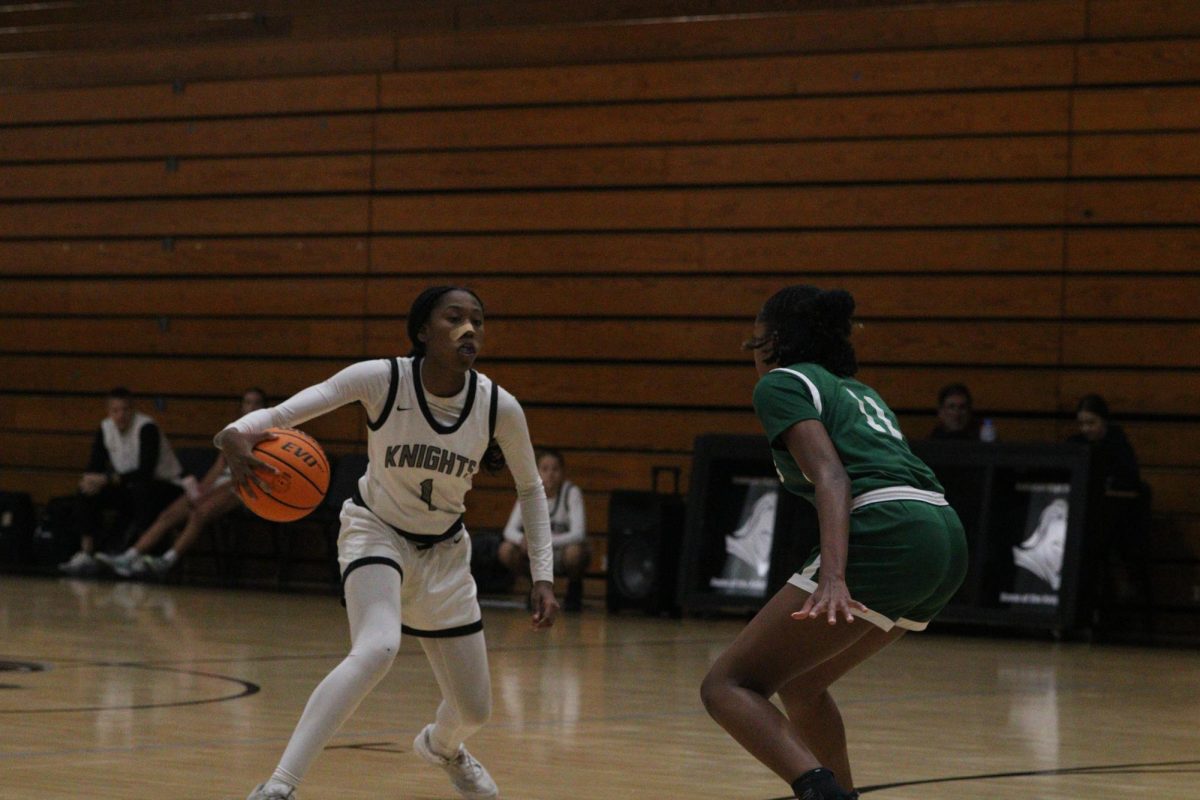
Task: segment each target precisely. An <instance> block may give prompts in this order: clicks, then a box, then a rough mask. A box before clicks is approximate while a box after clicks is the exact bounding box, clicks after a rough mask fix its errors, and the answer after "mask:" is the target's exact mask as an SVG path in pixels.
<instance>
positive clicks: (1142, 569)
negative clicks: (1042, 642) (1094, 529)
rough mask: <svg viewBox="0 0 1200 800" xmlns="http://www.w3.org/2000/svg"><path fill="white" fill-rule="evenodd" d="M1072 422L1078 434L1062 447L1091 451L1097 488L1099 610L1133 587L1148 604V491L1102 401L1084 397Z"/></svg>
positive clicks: (1129, 593) (1125, 439)
mask: <svg viewBox="0 0 1200 800" xmlns="http://www.w3.org/2000/svg"><path fill="white" fill-rule="evenodd" d="M1075 419H1076V420H1077V421H1078V423H1079V432H1078V433H1076V434H1073V435H1072V436H1070V437H1068V439H1067V441H1070V442H1084V443H1086V444H1088V445H1089V446H1090V447H1091V448H1092V474H1093V475H1094V476H1095V477H1094V478H1093V480H1095V481H1099V482H1100V483H1101V486H1102V498H1101V500H1100V502H1101V504H1102V505H1101V514H1100V527H1099V528H1098V530H1099V532H1100V534H1101V539H1100V541H1098V542H1096V547H1097V549H1098V551H1097V552H1096V553H1095V557H1096V558H1098V559H1100V568H1101V573H1100V574H1101V575H1102V576H1103V581H1102V584H1101V586H1100V587H1099V590H1100V592H1101V593H1102V595H1101V599H1100V603H1101V607H1102V608H1103V607H1107V606H1110V605H1111V604H1112V598H1111V597H1109V595H1108V592H1109V591H1113V590H1115V592H1116V599H1117V600H1119V601H1125V600H1129V599H1131V598H1132V597H1134V596H1136V595H1137V593H1138V584H1140V586H1141V593H1142V595H1143V599H1144V600H1146V601H1147V602H1148V600H1149V592H1150V591H1151V588H1150V575H1149V567H1148V563H1149V560H1148V558H1147V549H1146V548H1147V544H1148V531H1147V528H1148V525H1149V519H1150V487H1149V485H1147V484H1146V483H1144V482H1143V481H1142V478H1141V472H1140V470H1139V468H1138V460H1137V455H1136V454H1135V453H1134V451H1133V445H1132V444H1130V443H1129V439H1128V437H1126V436H1125V431H1124V430H1122V429H1121V426H1120V425H1117V424H1116V423H1114V422H1112V420H1111V418H1110V416H1109V410H1108V403H1107V402H1105V400H1104V398H1103V397H1101V396H1100V395H1098V394H1089V395H1084V396H1083V397H1082V398H1080V400H1079V403H1078V405H1077V406H1076V407H1075Z"/></svg>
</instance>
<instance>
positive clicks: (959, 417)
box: [929, 383, 980, 442]
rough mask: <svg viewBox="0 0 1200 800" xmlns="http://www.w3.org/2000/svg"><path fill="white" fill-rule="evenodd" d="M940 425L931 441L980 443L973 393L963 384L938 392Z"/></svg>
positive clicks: (944, 387)
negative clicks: (973, 405) (954, 440)
mask: <svg viewBox="0 0 1200 800" xmlns="http://www.w3.org/2000/svg"><path fill="white" fill-rule="evenodd" d="M937 416H938V423H937V427H935V428H934V429H933V430H932V431H930V433H929V438H930V439H959V440H964V441H974V442H977V441H979V427H980V426H979V420H977V419H976V418H975V412H974V409H973V408H972V403H971V391H970V390H969V389H968V388H967V387H966V386H965V385H964V384H961V383H951V384H950V385H948V386H943V387H942V389H941V391H939V392H938V410H937Z"/></svg>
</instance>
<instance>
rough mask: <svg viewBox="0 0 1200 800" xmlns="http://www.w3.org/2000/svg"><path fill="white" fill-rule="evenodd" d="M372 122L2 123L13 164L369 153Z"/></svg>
mask: <svg viewBox="0 0 1200 800" xmlns="http://www.w3.org/2000/svg"><path fill="white" fill-rule="evenodd" d="M372 125H373V122H372V116H371V115H369V114H333V115H316V116H300V117H270V118H259V119H255V118H249V119H220V120H195V121H191V122H124V123H114V124H104V125H65V126H52V127H45V126H32V127H12V128H2V127H0V152H2V153H4V160H5V161H10V162H19V161H82V160H89V159H98V160H103V159H136V158H164V159H165V158H170V157H174V158H185V157H189V156H226V157H246V156H252V155H281V154H288V153H291V154H301V155H304V154H313V153H355V152H369V151H370V149H371V142H372Z"/></svg>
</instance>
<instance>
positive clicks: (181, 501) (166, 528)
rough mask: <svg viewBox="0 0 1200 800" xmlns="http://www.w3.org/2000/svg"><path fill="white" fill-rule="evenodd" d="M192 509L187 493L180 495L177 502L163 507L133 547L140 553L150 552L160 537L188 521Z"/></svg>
mask: <svg viewBox="0 0 1200 800" xmlns="http://www.w3.org/2000/svg"><path fill="white" fill-rule="evenodd" d="M191 510H192V506H191V503H189V502H188V499H187V495H180V496H179V497H178V498H176V500H175V502H173V503H171V505H169V506H167V507H166V508H165V509H163V511H162V513H161V514H159V515H158V516H157V517H156V518H155V520H154V522H153V523H151V525H150V527H149V528H147V529H146V530H145V532H143V533H142V535H141V536H139V537H138V540H137V542H135V543H134V545H133V548H134V549H135V550H137V551H138V553H143V554H144V553H148V552H150V551H151V550H152V549H154V545H156V544H158V542H159V540H160V539H162V538H163V537H164V536H166V535H167V534H168V533H170V532H171V531H173V530H175V529H176V528H177V527H179V526H180V525H182V524H184V522H186V521H187V519H188V515H189V514H190V513H191Z"/></svg>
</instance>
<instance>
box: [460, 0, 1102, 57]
mask: <svg viewBox="0 0 1200 800" xmlns="http://www.w3.org/2000/svg"><path fill="white" fill-rule="evenodd" d="M771 9H775V10H778V11H788V12H792V13H790V14H788V15H787V16H780V17H778V18H772V19H773V21H775V22H776V25H778V26H781V27H785V28H791V29H792V31H790V33H791V36H792V37H793V42H794V46H796V49H800V50H803V49H806V48H813V49H858V48H862V47H864V46H866V47H877V48H886V47H896V46H904V45H914V44H916V45H922V46H930V47H934V46H942V45H947V44H962V43H974V42H990V41H997V40H1000V41H1014V40H1015V41H1028V40H1034V41H1037V40H1038V39H1039V38H1042V37H1044V38H1047V39H1061V38H1080V37H1081V36H1082V35H1083V32H1084V31H1085V21H1084V3H1083V2H1082V1H1077V2H1037V3H1028V4H1020V5H1018V4H1016V3H989V4H987V5H978V6H976V5H967V6H959V5H952V6H942V5H926V6H922V5H916V6H901V7H895V6H892V7H874V8H872V7H866V8H863V7H859V8H853V9H819V10H811V4H810V3H807V2H805V1H804V0H796V1H794V2H776V3H763V2H759V1H758V0H754V1H753V2H743V1H742V0H731V1H727V2H704V3H679V2H673V1H672V0H665V1H664V0H658V2H654V3H653V4H651V3H639V4H637V11H638V13H637V14H630V13H629V12H628V11H627V10H626V9H625V8H624V7H622V6H621V4H613V3H604V2H590V3H569V4H563V3H557V2H554V0H536V2H525V3H520V4H517V5H514V4H512V3H507V2H503V1H502V0H493V1H492V2H484V3H476V4H472V5H470V6H464V7H462V8H461V9H460V11H459V14H458V17H457V19H458V23H459V25H460V26H462V27H463V28H465V29H471V28H477V27H487V28H491V27H505V26H515V25H534V24H536V25H548V24H564V23H576V24H578V23H586V22H595V21H599V20H614V19H622V18H635V19H636V18H638V17H640V18H643V19H655V18H663V17H668V18H669V17H676V16H680V15H681V14H685V15H687V16H703V15H706V14H707V15H721V16H723V15H726V14H730V13H733V14H737V13H749V12H754V13H762V12H766V11H768V10H771Z"/></svg>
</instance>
